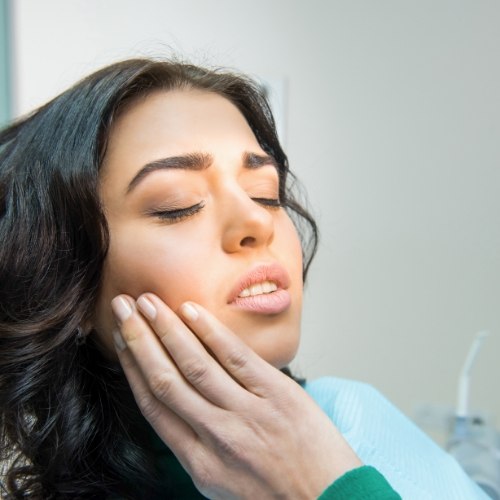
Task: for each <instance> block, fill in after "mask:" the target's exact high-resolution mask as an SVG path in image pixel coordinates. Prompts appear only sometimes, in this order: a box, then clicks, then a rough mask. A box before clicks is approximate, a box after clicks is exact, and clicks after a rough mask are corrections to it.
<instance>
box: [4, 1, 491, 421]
mask: <svg viewBox="0 0 500 500" xmlns="http://www.w3.org/2000/svg"><path fill="white" fill-rule="evenodd" d="M12 3H13V4H14V20H13V22H14V30H15V44H14V45H15V47H14V50H15V54H14V57H15V64H16V67H15V86H14V87H15V93H16V94H15V103H14V105H15V110H16V112H17V113H18V114H20V113H24V112H26V111H28V110H29V109H31V108H32V107H34V106H36V105H38V104H41V103H42V102H44V101H45V100H47V99H48V98H50V97H52V96H53V95H55V94H56V93H57V92H59V91H60V90H62V89H64V88H65V87H66V86H68V85H69V84H70V83H72V82H73V81H74V80H75V79H77V78H79V77H81V76H83V75H84V74H86V73H87V72H89V71H91V70H93V69H94V68H96V67H98V66H101V65H103V64H105V63H108V62H111V61H114V60H116V59H118V58H124V57H129V56H132V55H136V54H142V55H144V54H146V55H147V54H151V55H161V54H165V53H167V54H168V53H169V51H171V50H174V51H175V52H178V53H181V54H184V55H187V56H188V57H190V58H192V59H193V60H194V61H195V62H201V63H208V64H212V65H224V66H232V67H236V68H239V69H241V70H243V71H246V72H249V73H251V74H254V75H259V76H263V77H267V78H279V79H280V78H286V81H287V82H288V95H287V99H288V107H287V110H286V111H287V112H286V116H287V121H286V129H287V137H286V149H287V151H288V154H289V157H290V160H291V165H292V167H293V168H294V169H295V171H296V172H297V173H298V174H299V177H300V178H301V179H302V180H303V182H304V184H305V185H306V188H307V189H308V191H309V195H310V199H311V201H312V206H313V209H314V211H315V213H316V215H317V216H318V219H319V222H320V226H321V230H322V236H323V237H322V246H321V249H320V251H319V254H318V257H317V260H316V262H315V265H314V266H313V269H312V273H311V276H310V282H309V285H308V292H307V300H306V307H305V315H304V338H303V345H302V350H301V354H300V356H299V358H298V360H297V363H296V368H297V369H298V370H299V371H301V372H302V373H303V374H304V375H307V376H309V377H314V376H317V375H322V374H333V375H337V376H343V377H350V378H356V379H362V380H366V381H370V382H371V383H373V384H374V385H376V386H377V387H379V388H380V389H381V390H382V391H383V392H384V393H386V394H387V395H388V396H389V398H390V399H392V400H393V401H395V402H396V404H397V405H399V406H400V407H401V408H402V409H403V410H404V411H405V412H406V413H408V414H409V415H413V412H414V409H415V407H416V406H418V405H420V404H422V403H427V402H430V403H438V404H445V405H446V404H449V405H451V404H453V403H454V400H455V387H456V379H457V374H458V371H459V368H460V366H461V364H462V361H463V359H464V357H465V354H466V351H467V349H468V347H469V344H470V342H471V340H472V337H473V334H474V332H476V331H477V330H479V329H485V328H486V329H490V330H491V331H492V332H493V333H494V334H496V336H495V337H493V338H490V339H489V340H488V341H487V344H486V345H485V349H484V351H483V352H481V353H480V358H479V363H480V364H479V365H478V366H477V367H476V369H475V370H474V375H473V403H474V406H475V407H477V408H479V409H481V410H483V411H489V412H491V413H492V414H493V415H496V417H497V422H498V423H500V396H499V392H498V389H497V383H498V380H499V376H500V367H499V355H500V307H499V300H500V197H499V191H500V95H499V94H500V29H499V26H500V2H498V1H497V0H413V1H409V0H343V1H341V0H324V1H320V0H312V1H308V2H304V1H302V0H252V1H251V2H250V1H246V2H242V1H235V0H217V1H215V0H213V1H210V2H209V1H205V0H170V1H162V0H141V1H133V0H106V1H102V0H44V1H43V2H40V1H39V0H15V1H14V2H12Z"/></svg>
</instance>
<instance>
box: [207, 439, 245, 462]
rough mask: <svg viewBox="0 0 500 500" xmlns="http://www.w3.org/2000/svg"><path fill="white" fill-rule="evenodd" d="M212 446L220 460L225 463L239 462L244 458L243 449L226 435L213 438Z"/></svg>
mask: <svg viewBox="0 0 500 500" xmlns="http://www.w3.org/2000/svg"><path fill="white" fill-rule="evenodd" d="M212 439H213V445H214V448H215V450H216V451H217V455H219V456H220V457H221V458H222V460H223V461H224V462H226V463H234V462H241V461H242V460H243V457H244V453H243V451H244V450H243V448H242V446H241V444H240V443H238V442H237V441H236V440H234V439H233V438H232V437H230V436H229V435H228V434H218V435H215V436H213V438H212Z"/></svg>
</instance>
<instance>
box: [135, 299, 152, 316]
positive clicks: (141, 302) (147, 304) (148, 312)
mask: <svg viewBox="0 0 500 500" xmlns="http://www.w3.org/2000/svg"><path fill="white" fill-rule="evenodd" d="M136 304H137V307H138V308H139V309H140V310H141V312H142V313H143V314H144V315H145V316H146V317H147V318H148V319H150V320H154V319H155V318H156V307H155V306H154V305H153V303H152V302H151V301H150V300H149V299H148V298H147V297H144V295H142V296H141V297H139V298H138V299H137V302H136Z"/></svg>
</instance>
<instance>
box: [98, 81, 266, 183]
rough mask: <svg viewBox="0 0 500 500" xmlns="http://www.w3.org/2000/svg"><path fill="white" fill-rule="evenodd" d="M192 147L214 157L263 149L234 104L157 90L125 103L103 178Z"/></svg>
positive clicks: (210, 95)
mask: <svg viewBox="0 0 500 500" xmlns="http://www.w3.org/2000/svg"><path fill="white" fill-rule="evenodd" d="M193 152H196V153H199V152H201V153H204V154H205V153H206V154H208V155H211V156H212V157H214V158H216V159H221V160H225V159H228V160H229V159H230V158H241V157H242V153H243V152H254V153H260V152H263V151H262V148H261V147H260V145H259V143H258V141H257V139H256V138H255V135H254V133H253V131H252V130H251V128H250V126H249V124H248V122H247V121H246V119H245V118H244V116H243V115H242V113H241V112H240V111H239V110H238V108H237V107H236V106H235V105H234V104H233V103H231V102H230V101H229V100H228V99H226V98H224V97H222V96H220V95H219V94H216V93H213V92H208V91H202V90H193V89H188V90H186V89H183V90H170V91H165V90H158V91H155V92H153V93H151V94H149V95H147V96H144V97H140V98H137V99H135V100H133V101H131V102H130V103H128V104H127V106H126V108H125V109H124V110H123V111H122V112H121V113H120V114H119V116H118V117H117V118H116V121H115V122H114V124H113V126H112V128H111V130H110V133H109V137H108V144H107V150H106V154H105V157H104V162H103V165H102V168H101V180H105V179H106V178H109V177H110V176H111V177H114V176H116V175H123V174H125V175H128V176H131V177H132V176H133V175H134V171H136V170H138V169H139V168H141V167H142V166H143V165H145V164H147V163H149V162H151V161H155V160H158V159H160V158H167V157H173V156H181V155H188V154H191V153H193Z"/></svg>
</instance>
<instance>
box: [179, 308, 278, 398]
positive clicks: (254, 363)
mask: <svg viewBox="0 0 500 500" xmlns="http://www.w3.org/2000/svg"><path fill="white" fill-rule="evenodd" d="M179 312H180V315H181V316H182V318H183V319H184V321H185V322H186V324H187V325H188V326H189V328H190V329H191V330H192V331H193V332H194V333H195V334H196V336H197V337H198V338H199V339H200V340H201V341H202V342H203V344H204V345H205V346H206V347H208V348H209V349H210V351H211V352H212V353H213V354H214V356H215V357H216V358H217V360H218V361H219V363H220V364H221V365H222V366H223V367H224V369H225V370H227V371H228V373H230V374H231V375H232V376H233V377H234V378H235V380H237V381H238V382H239V383H240V384H241V385H243V387H245V388H246V389H247V390H249V391H250V392H252V393H253V394H256V395H258V396H267V395H269V394H270V393H271V392H273V391H275V390H279V389H280V388H281V384H280V381H283V379H284V378H286V377H285V376H284V375H283V374H282V373H281V372H280V371H279V370H277V369H276V368H274V367H273V366H272V365H270V364H269V363H267V362H266V361H265V360H263V359H262V358H261V357H260V356H259V355H257V353H255V351H253V350H252V349H251V348H250V347H249V346H248V345H246V344H245V343H244V342H243V341H242V340H241V339H240V338H239V337H238V336H237V335H236V334H235V333H233V332H232V331H231V330H230V329H229V328H227V327H226V326H225V325H223V324H222V323H221V322H220V321H219V320H218V319H217V318H216V317H215V316H213V315H212V314H210V313H209V312H208V311H207V310H206V309H204V308H203V307H201V306H200V305H198V304H194V303H192V302H186V303H185V304H183V305H182V306H181V308H180V311H179Z"/></svg>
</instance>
